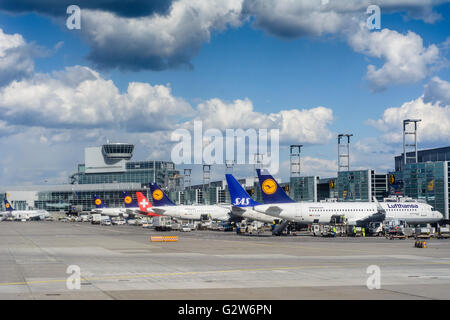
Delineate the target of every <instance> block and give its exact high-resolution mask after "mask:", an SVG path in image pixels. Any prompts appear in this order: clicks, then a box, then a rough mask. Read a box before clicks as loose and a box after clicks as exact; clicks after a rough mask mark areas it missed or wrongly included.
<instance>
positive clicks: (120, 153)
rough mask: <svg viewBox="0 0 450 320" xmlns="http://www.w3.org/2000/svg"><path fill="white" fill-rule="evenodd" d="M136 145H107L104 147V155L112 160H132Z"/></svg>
mask: <svg viewBox="0 0 450 320" xmlns="http://www.w3.org/2000/svg"><path fill="white" fill-rule="evenodd" d="M133 150H134V145H133V144H130V143H107V144H104V145H103V146H102V154H103V156H104V157H106V158H108V159H111V160H122V159H124V160H130V159H131V157H132V156H133Z"/></svg>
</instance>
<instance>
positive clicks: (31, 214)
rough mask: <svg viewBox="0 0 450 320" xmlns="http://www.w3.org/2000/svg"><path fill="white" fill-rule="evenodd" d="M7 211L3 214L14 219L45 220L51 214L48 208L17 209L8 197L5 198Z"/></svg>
mask: <svg viewBox="0 0 450 320" xmlns="http://www.w3.org/2000/svg"><path fill="white" fill-rule="evenodd" d="M4 203H5V208H6V213H5V214H3V218H8V217H12V218H13V219H14V220H21V219H26V220H36V219H40V220H44V219H45V218H47V217H49V216H50V213H48V211H46V210H15V209H14V208H13V207H12V206H11V204H10V203H9V201H8V200H7V199H5V200H4Z"/></svg>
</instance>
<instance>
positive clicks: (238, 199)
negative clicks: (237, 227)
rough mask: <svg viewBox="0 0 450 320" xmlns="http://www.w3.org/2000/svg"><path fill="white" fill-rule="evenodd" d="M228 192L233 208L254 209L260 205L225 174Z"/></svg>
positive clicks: (231, 177) (232, 178)
mask: <svg viewBox="0 0 450 320" xmlns="http://www.w3.org/2000/svg"><path fill="white" fill-rule="evenodd" d="M225 178H226V179H227V184H228V191H229V192H230V198H231V204H232V205H233V206H235V207H241V208H242V207H254V206H257V205H260V203H259V202H256V201H255V200H253V199H252V198H251V197H250V195H249V194H248V192H247V191H245V189H244V188H243V187H242V186H241V185H240V183H239V182H238V181H237V180H236V179H235V178H234V177H233V175H231V174H226V175H225Z"/></svg>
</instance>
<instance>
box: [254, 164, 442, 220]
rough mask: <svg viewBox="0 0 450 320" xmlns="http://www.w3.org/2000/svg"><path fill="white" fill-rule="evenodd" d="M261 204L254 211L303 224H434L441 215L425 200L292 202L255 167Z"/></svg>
mask: <svg viewBox="0 0 450 320" xmlns="http://www.w3.org/2000/svg"><path fill="white" fill-rule="evenodd" d="M256 171H257V174H258V179H259V184H260V186H261V191H262V196H263V200H264V204H263V205H259V206H255V207H254V210H256V211H258V212H261V213H265V214H268V215H271V216H273V217H276V218H279V219H286V220H289V221H293V222H301V223H304V224H312V223H320V224H330V223H333V222H334V221H336V219H342V217H344V218H345V220H346V221H347V223H348V224H349V225H357V226H360V225H364V224H366V223H368V222H383V221H385V220H394V219H395V220H403V221H405V222H406V223H408V224H420V223H434V222H438V221H440V220H442V219H443V215H442V214H441V213H440V212H439V211H436V210H434V208H433V207H432V206H430V205H429V204H426V203H419V202H414V203H395V204H393V203H389V202H381V203H379V202H378V201H377V200H376V198H375V197H374V202H303V203H299V202H294V200H292V199H291V198H289V196H288V195H287V194H286V193H285V192H284V190H283V189H282V188H281V187H280V186H279V184H278V183H277V181H276V180H275V179H274V178H273V177H272V176H271V175H270V173H269V172H268V171H267V170H261V169H257V170H256Z"/></svg>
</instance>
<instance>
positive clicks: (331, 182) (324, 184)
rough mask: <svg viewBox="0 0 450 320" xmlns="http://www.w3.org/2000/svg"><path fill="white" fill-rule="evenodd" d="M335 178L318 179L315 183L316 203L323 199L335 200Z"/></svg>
mask: <svg viewBox="0 0 450 320" xmlns="http://www.w3.org/2000/svg"><path fill="white" fill-rule="evenodd" d="M336 181H337V178H325V179H319V182H318V183H317V201H321V200H325V199H332V198H336V199H337V194H338V193H337V186H336Z"/></svg>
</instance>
